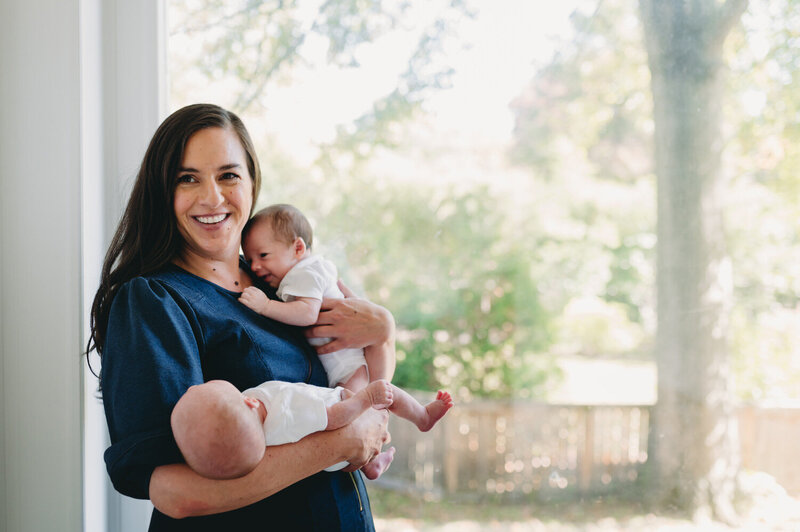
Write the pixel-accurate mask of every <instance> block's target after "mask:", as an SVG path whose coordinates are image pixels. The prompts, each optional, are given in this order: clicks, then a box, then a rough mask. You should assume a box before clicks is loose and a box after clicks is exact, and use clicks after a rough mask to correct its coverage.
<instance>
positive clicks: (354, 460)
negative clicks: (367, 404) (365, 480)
mask: <svg viewBox="0 0 800 532" xmlns="http://www.w3.org/2000/svg"><path fill="white" fill-rule="evenodd" d="M388 423H389V411H388V410H375V409H374V408H368V409H367V410H366V411H365V412H364V413H363V414H361V415H360V416H359V417H358V418H356V419H355V421H353V422H352V423H350V424H349V425H347V426H346V427H343V428H342V429H339V430H340V431H341V433H342V436H341V437H342V438H343V439H345V441H346V442H347V445H348V448H349V449H350V452H349V455H348V457H347V458H346V461H347V462H349V463H350V465H349V466H347V467H346V468H345V469H344V471H355V470H357V469H361V468H362V467H363V466H364V465H365V464H367V463H369V462H371V461H372V459H373V458H375V457H376V456H377V455H378V453H380V452H381V449H382V448H383V446H384V445H385V444H387V443H389V442H390V441H391V440H392V437H391V435H390V434H389V431H388V430H387V425H388Z"/></svg>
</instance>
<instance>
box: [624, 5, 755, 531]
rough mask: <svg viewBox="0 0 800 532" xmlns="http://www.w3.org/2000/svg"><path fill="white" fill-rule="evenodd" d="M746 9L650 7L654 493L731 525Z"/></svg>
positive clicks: (646, 20)
mask: <svg viewBox="0 0 800 532" xmlns="http://www.w3.org/2000/svg"><path fill="white" fill-rule="evenodd" d="M746 6H747V0H727V1H725V2H718V1H716V0H704V1H700V0H696V1H692V2H661V1H658V0H640V9H641V17H642V22H643V25H644V34H645V43H646V48H647V55H648V63H649V65H650V72H651V79H652V81H651V83H652V91H653V109H654V118H655V132H654V140H655V168H656V175H657V176H658V245H657V268H656V272H657V292H658V333H657V338H656V355H657V361H658V402H657V404H656V407H655V414H654V426H653V429H652V432H651V438H650V446H651V453H650V456H651V458H652V459H653V460H652V466H653V467H654V471H655V479H654V480H655V482H654V483H653V487H654V488H655V490H656V491H657V492H660V493H658V495H659V498H663V499H665V500H667V501H669V502H670V503H674V504H677V505H678V506H680V507H682V508H688V509H692V510H697V511H702V510H706V509H711V510H713V512H714V514H715V515H716V516H717V517H718V518H721V519H724V520H731V521H732V520H733V519H734V517H735V512H734V510H733V505H732V503H733V496H734V492H735V476H736V474H737V468H738V440H737V438H736V430H735V424H734V423H735V422H734V418H733V405H732V403H731V397H730V370H729V359H728V349H727V345H726V342H727V340H728V323H727V319H728V312H727V311H728V309H729V308H730V304H731V300H730V293H731V288H732V286H731V274H730V267H731V265H730V260H729V258H728V256H727V254H726V250H725V238H724V232H723V227H722V197H721V190H722V189H721V153H722V146H723V144H724V143H723V139H724V137H723V132H722V98H723V87H724V85H723V77H722V69H723V67H724V60H723V43H724V42H725V39H726V37H727V36H728V34H729V32H730V30H731V28H732V27H733V25H734V24H736V22H737V21H738V20H739V18H740V17H741V15H742V13H743V12H744V10H745V8H746Z"/></svg>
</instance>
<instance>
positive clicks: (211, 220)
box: [195, 214, 227, 224]
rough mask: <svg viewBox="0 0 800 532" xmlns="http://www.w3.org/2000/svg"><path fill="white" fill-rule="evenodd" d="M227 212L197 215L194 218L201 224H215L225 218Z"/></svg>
mask: <svg viewBox="0 0 800 532" xmlns="http://www.w3.org/2000/svg"><path fill="white" fill-rule="evenodd" d="M225 216H227V214H217V215H214V216H197V217H196V218H195V219H196V220H197V221H198V222H200V223H203V224H215V223H217V222H221V221H222V220H224V219H225Z"/></svg>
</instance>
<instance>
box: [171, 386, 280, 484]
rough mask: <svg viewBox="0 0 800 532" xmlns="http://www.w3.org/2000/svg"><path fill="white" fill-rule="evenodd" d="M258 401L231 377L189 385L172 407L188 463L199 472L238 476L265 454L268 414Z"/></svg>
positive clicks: (174, 427)
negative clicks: (246, 395) (240, 389)
mask: <svg viewBox="0 0 800 532" xmlns="http://www.w3.org/2000/svg"><path fill="white" fill-rule="evenodd" d="M259 407H260V403H259V401H258V400H256V399H254V398H251V397H245V396H243V395H242V394H241V392H239V390H237V389H236V387H235V386H234V385H233V384H231V383H229V382H227V381H209V382H206V383H204V384H198V385H196V386H192V387H191V388H189V389H188V390H187V391H186V393H185V394H183V397H181V398H180V400H179V401H178V402H177V404H176V405H175V408H174V409H173V410H172V416H171V418H170V422H171V424H172V433H173V434H174V436H175V441H176V442H177V443H178V448H180V450H181V453H182V454H183V457H184V459H185V460H186V463H187V464H188V465H189V467H191V468H192V469H194V470H195V471H196V472H197V473H199V474H200V475H203V476H204V477H208V478H214V479H227V478H236V477H241V476H243V475H246V474H247V473H249V472H250V471H252V470H253V469H255V467H256V465H258V462H259V461H261V458H262V457H263V456H264V451H265V446H266V444H265V442H264V429H263V428H262V426H263V425H262V423H263V418H262V415H261V414H260V413H259V409H260V408H259Z"/></svg>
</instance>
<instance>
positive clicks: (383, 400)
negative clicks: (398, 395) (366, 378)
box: [364, 379, 394, 410]
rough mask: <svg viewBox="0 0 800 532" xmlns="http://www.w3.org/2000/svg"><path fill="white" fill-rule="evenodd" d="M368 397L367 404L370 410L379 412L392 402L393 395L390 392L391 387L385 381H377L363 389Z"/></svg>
mask: <svg viewBox="0 0 800 532" xmlns="http://www.w3.org/2000/svg"><path fill="white" fill-rule="evenodd" d="M364 390H365V391H366V392H367V396H368V397H369V402H370V404H371V405H372V408H374V409H376V410H381V409H383V408H389V407H390V406H391V405H392V403H393V402H394V393H393V392H392V385H391V383H390V382H389V381H387V380H385V379H378V380H376V381H372V382H371V383H369V384H368V385H367V387H366V388H365V389H364Z"/></svg>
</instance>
